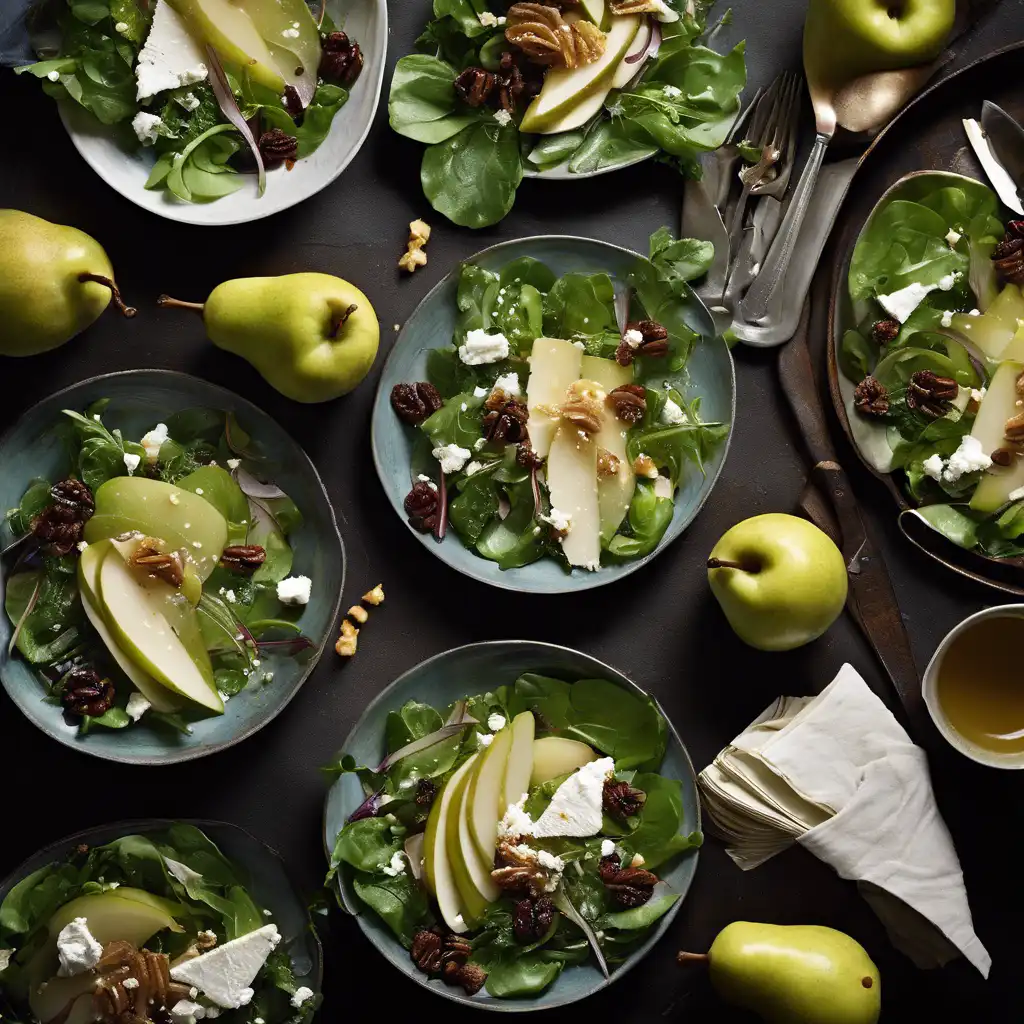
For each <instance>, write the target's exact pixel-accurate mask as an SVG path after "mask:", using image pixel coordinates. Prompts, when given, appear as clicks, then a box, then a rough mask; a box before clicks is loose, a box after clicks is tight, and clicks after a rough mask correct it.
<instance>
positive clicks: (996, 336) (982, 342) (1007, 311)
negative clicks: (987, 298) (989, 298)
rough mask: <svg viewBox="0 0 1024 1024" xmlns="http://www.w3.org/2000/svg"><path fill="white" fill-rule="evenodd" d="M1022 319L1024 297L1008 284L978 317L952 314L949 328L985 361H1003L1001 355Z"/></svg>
mask: <svg viewBox="0 0 1024 1024" xmlns="http://www.w3.org/2000/svg"><path fill="white" fill-rule="evenodd" d="M1022 320H1024V295H1022V294H1021V290H1020V288H1019V287H1017V285H1013V284H1008V285H1006V287H1005V288H1003V290H1002V291H1001V292H1000V293H999V294H998V295H997V296H996V297H995V299H994V300H993V302H992V305H991V306H989V307H988V309H987V310H986V311H985V312H984V313H981V314H980V315H978V316H970V315H968V314H967V313H956V314H954V316H953V318H952V320H951V321H950V326H951V327H952V328H953V330H954V331H956V332H957V333H958V334H960V335H962V336H963V337H964V338H966V339H967V340H968V341H969V342H971V344H972V345H974V346H975V347H976V348H977V349H978V350H979V351H981V352H983V353H984V354H985V355H986V356H988V358H989V359H1004V358H1006V357H1005V355H1004V353H1005V351H1006V348H1007V347H1008V346H1009V344H1010V342H1011V341H1012V340H1013V338H1014V335H1015V334H1016V333H1017V331H1018V330H1019V328H1020V326H1021V321H1022Z"/></svg>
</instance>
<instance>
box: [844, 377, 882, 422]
mask: <svg viewBox="0 0 1024 1024" xmlns="http://www.w3.org/2000/svg"><path fill="white" fill-rule="evenodd" d="M853 405H854V408H855V409H856V410H857V412H859V413H860V414H861V416H884V415H885V414H886V413H887V412H888V411H889V389H888V388H887V387H886V386H885V385H884V384H883V383H882V382H881V381H879V380H875V378H874V377H865V378H864V379H863V380H862V381H861V382H860V383H859V384H858V385H857V386H856V387H855V388H854V389H853Z"/></svg>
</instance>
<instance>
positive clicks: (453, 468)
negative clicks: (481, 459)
mask: <svg viewBox="0 0 1024 1024" xmlns="http://www.w3.org/2000/svg"><path fill="white" fill-rule="evenodd" d="M430 454H431V455H433V456H434V458H435V459H437V461H438V462H440V463H441V471H442V472H443V473H458V472H459V470H460V469H462V467H463V466H464V465H465V464H466V463H467V462H468V461H469V457H470V455H472V454H473V453H472V452H471V451H470V450H469V449H468V448H460V447H459V446H458V445H457V444H443V445H440V446H439V447H437V448H434V449H433V450H432V451H431V453H430Z"/></svg>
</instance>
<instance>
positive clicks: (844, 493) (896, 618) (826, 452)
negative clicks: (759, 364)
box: [779, 299, 929, 743]
mask: <svg viewBox="0 0 1024 1024" xmlns="http://www.w3.org/2000/svg"><path fill="white" fill-rule="evenodd" d="M810 305H811V304H810V300H809V299H808V300H807V301H806V302H805V303H804V306H803V311H802V314H801V317H800V323H799V325H798V326H797V331H796V334H795V335H794V336H793V338H792V340H791V341H790V342H789V344H787V345H784V346H783V347H782V350H781V352H780V353H779V379H780V381H781V383H782V390H783V392H784V393H785V395H786V399H787V401H788V402H789V405H790V408H791V409H792V411H793V415H794V416H795V417H796V420H797V423H798V425H799V427H800V433H801V435H802V436H803V439H804V444H805V445H806V448H807V452H808V454H809V455H810V457H811V465H812V469H811V476H812V478H813V479H814V480H815V482H816V483H817V484H818V486H819V487H820V489H821V491H822V493H823V494H824V495H825V496H826V498H827V499H828V501H829V503H830V504H831V506H832V508H833V510H834V512H835V520H836V523H837V524H838V527H839V532H840V534H841V544H840V548H841V550H842V553H843V558H844V559H845V561H846V565H847V576H848V579H849V584H850V597H851V603H852V605H853V607H852V609H851V610H852V611H853V613H854V619H855V621H856V622H857V624H858V626H860V628H861V631H862V632H863V634H864V636H865V638H866V639H867V641H868V643H869V644H870V645H871V647H872V648H873V650H874V652H875V655H876V656H877V658H878V660H879V662H880V663H881V665H882V668H883V669H884V670H885V672H886V674H887V675H888V677H889V679H890V681H891V682H892V684H893V688H894V689H895V691H896V695H897V696H898V697H899V700H900V703H901V704H902V706H903V709H904V711H905V712H906V720H907V721H906V725H907V728H908V731H909V732H910V734H911V736H912V737H913V738H914V739H915V741H916V742H918V743H922V740H924V741H925V742H927V738H928V736H929V731H928V728H927V718H928V715H927V711H926V709H925V707H924V700H923V698H922V695H921V683H920V676H919V675H918V672H917V666H916V665H915V664H914V655H913V652H912V651H911V648H910V640H909V638H908V637H907V631H906V628H905V627H904V624H903V616H902V614H901V613H900V608H899V604H898V603H897V601H896V594H895V591H894V590H893V587H892V581H891V580H890V579H889V574H888V571H887V570H886V567H885V562H884V560H883V559H882V557H881V554H880V552H879V551H878V550H877V549H876V547H875V545H874V542H873V540H872V538H871V535H870V533H869V532H868V529H867V526H866V524H865V522H864V520H863V518H862V517H861V514H860V509H859V507H858V505H857V499H856V497H855V496H854V493H853V489H852V487H851V486H850V481H849V479H848V478H847V476H846V472H845V470H844V469H843V467H842V466H841V465H840V464H839V461H838V458H837V456H836V453H835V449H834V448H833V447H832V442H831V439H830V438H829V433H828V426H827V423H826V420H825V411H824V409H823V408H822V405H821V400H820V398H819V397H818V390H817V386H816V384H815V380H814V370H813V368H812V364H811V353H810V349H809V347H808V333H809V326H810Z"/></svg>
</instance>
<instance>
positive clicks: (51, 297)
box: [0, 210, 135, 356]
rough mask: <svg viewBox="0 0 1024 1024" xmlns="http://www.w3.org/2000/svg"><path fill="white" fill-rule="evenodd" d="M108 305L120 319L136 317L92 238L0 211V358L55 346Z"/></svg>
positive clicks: (75, 230) (14, 212) (18, 212)
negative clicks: (113, 307) (117, 313)
mask: <svg viewBox="0 0 1024 1024" xmlns="http://www.w3.org/2000/svg"><path fill="white" fill-rule="evenodd" d="M111 302H113V303H114V305H115V306H117V308H118V309H119V310H120V311H121V314H122V315H123V316H126V317H133V316H135V310H134V309H133V308H132V307H131V306H126V305H125V303H124V300H123V299H122V298H121V292H120V291H119V290H118V287H117V285H116V284H115V282H114V268H113V267H112V266H111V265H110V260H109V259H108V258H107V254H106V253H105V252H104V251H103V247H102V246H101V245H100V244H99V242H97V241H96V239H95V238H91V237H90V236H89V235H87V234H86V233H85V232H84V231H79V230H78V228H72V227H68V226H66V225H64V224H52V223H51V222H50V221H48V220H43V218H42V217H34V216H33V215H32V214H30V213H23V212H22V211H21V210H0V355H4V356H31V355H35V354H36V353H38V352H47V351H49V350H50V349H52V348H57V347H58V346H60V345H63V344H64V343H65V342H66V341H69V340H70V339H71V338H73V337H74V336H75V335H76V334H79V333H80V332H82V331H84V330H85V329H86V327H88V326H89V325H90V324H91V323H92V322H93V321H94V320H96V318H97V317H98V316H99V315H100V314H101V313H102V312H103V310H105V309H106V308H107V306H108V305H110V303H111Z"/></svg>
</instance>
